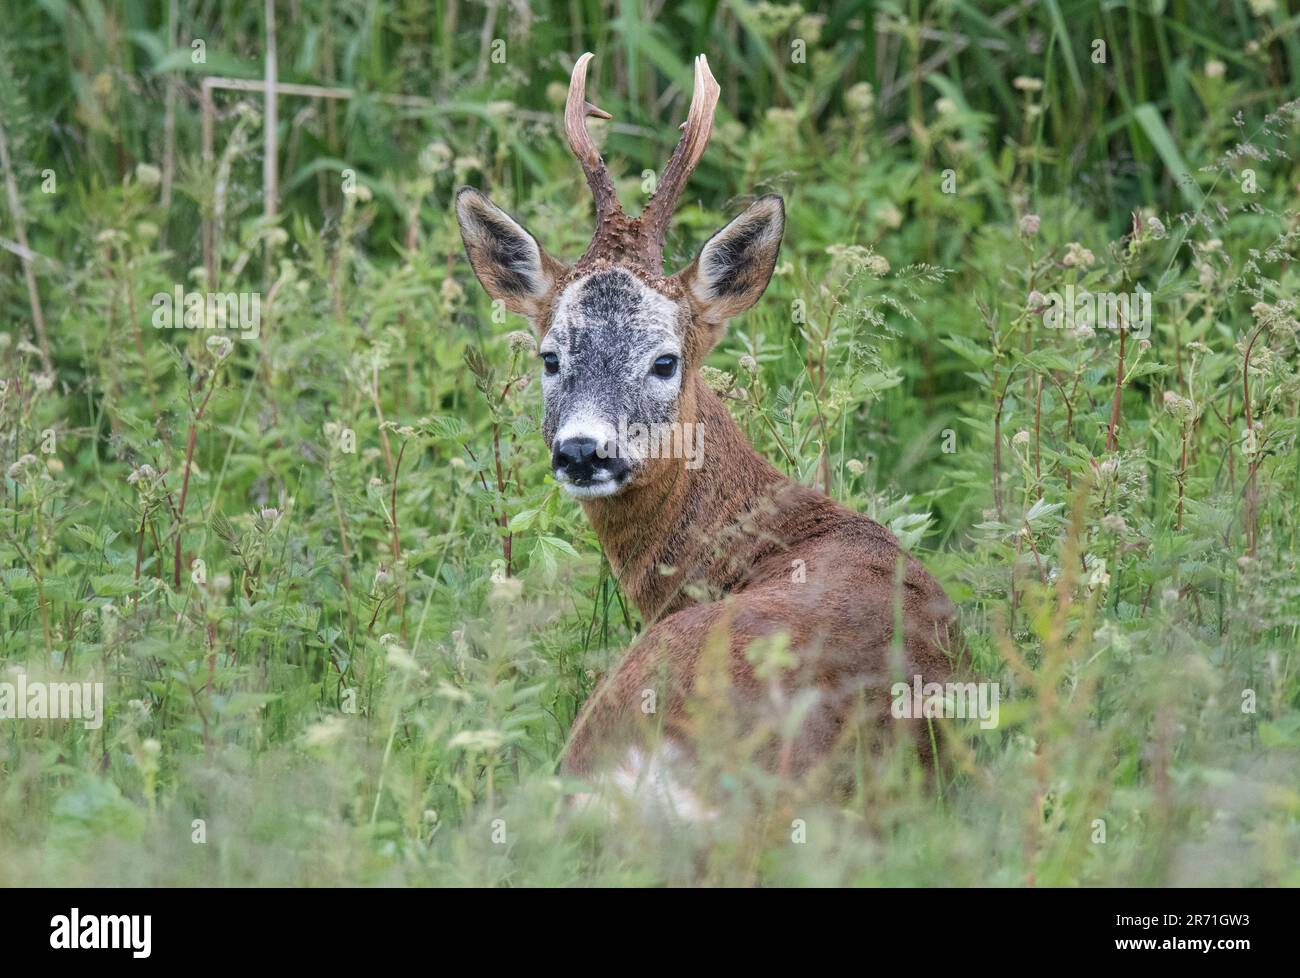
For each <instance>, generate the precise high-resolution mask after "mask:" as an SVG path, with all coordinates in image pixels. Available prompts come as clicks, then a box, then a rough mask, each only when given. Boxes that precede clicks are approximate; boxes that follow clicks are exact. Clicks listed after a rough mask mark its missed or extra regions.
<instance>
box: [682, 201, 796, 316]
mask: <svg viewBox="0 0 1300 978" xmlns="http://www.w3.org/2000/svg"><path fill="white" fill-rule="evenodd" d="M784 231H785V204H784V203H783V202H782V201H781V198H780V197H778V196H777V195H776V194H768V195H767V196H766V197H760V198H758V200H756V201H754V203H752V204H750V205H749V207H748V209H747V210H746V211H745V212H744V213H743V214H741V215H740V216H739V217H737V218H735V219H734V220H733V221H732V222H731V223H730V224H728V225H727V226H726V227H724V228H723V229H722V230H721V231H719V232H718V233H717V234H715V235H714V236H713V237H711V238H710V239H709V240H708V243H707V244H705V246H704V248H703V249H702V250H701V251H700V255H699V257H698V258H696V259H695V261H694V262H692V263H691V264H690V265H689V266H688V267H687V268H685V269H683V270H682V272H681V273H680V276H681V280H682V283H683V284H684V285H685V286H686V291H687V294H688V295H689V296H690V298H691V305H692V307H693V308H694V310H695V316H696V318H697V319H698V320H700V321H702V322H704V323H707V324H709V325H712V326H715V327H717V328H718V330H717V331H718V332H719V333H720V332H721V327H722V325H723V324H724V323H725V322H726V321H727V320H728V319H730V318H731V317H732V316H738V315H740V314H741V313H742V312H744V311H745V310H746V309H748V308H749V307H750V306H752V305H753V304H754V303H755V302H757V301H758V298H759V296H761V295H762V294H763V290H764V289H766V288H767V283H768V282H769V281H770V280H771V278H772V270H773V269H774V268H775V267H776V256H777V253H778V252H779V251H780V249H781V235H782V233H783V232H784Z"/></svg>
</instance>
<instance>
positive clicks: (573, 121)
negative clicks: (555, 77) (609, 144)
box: [564, 52, 623, 225]
mask: <svg viewBox="0 0 1300 978" xmlns="http://www.w3.org/2000/svg"><path fill="white" fill-rule="evenodd" d="M593 57H595V55H593V54H592V53H591V52H587V53H586V54H584V55H583V56H582V57H581V58H579V59H578V62H577V64H575V65H574V66H573V75H572V77H571V78H570V79H569V98H568V100H567V101H566V102H565V103H564V138H565V139H566V140H568V143H569V149H571V150H573V155H574V156H576V157H577V158H578V162H579V163H580V164H581V165H582V172H583V173H585V174H586V175H587V186H589V187H590V188H591V195H592V196H593V197H595V198H596V222H597V224H598V225H601V224H604V223H605V221H606V219H607V217H608V216H609V215H610V214H621V213H622V211H623V208H622V207H621V206H620V205H619V202H618V195H617V194H616V193H615V192H614V181H613V180H612V179H611V178H610V175H609V168H608V167H606V166H605V161H604V160H603V159H601V156H600V151H599V150H597V149H596V144H595V143H593V142H592V141H591V133H589V132H587V120H586V117H587V116H589V115H592V116H595V117H596V118H598V119H612V118H614V117H613V116H612V115H610V114H609V113H608V112H606V111H605V110H604V109H601V108H597V107H596V106H595V105H592V104H591V103H590V102H588V101H587V65H588V64H589V63H590V62H591V59H592V58H593Z"/></svg>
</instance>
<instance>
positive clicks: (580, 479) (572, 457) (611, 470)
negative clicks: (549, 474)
mask: <svg viewBox="0 0 1300 978" xmlns="http://www.w3.org/2000/svg"><path fill="white" fill-rule="evenodd" d="M551 465H552V466H553V467H554V468H555V469H556V470H557V471H561V472H563V473H564V474H565V475H566V476H568V478H569V479H571V480H572V481H574V482H576V483H579V484H584V483H590V482H596V481H601V482H603V481H606V479H611V478H612V479H615V480H617V479H619V478H621V477H622V476H623V475H624V474H625V473H626V472H627V463H626V462H624V461H623V460H622V459H621V458H619V457H618V456H617V453H616V452H613V451H610V450H609V448H608V446H605V447H602V446H600V445H598V444H597V443H596V439H594V438H566V439H565V440H564V441H559V442H556V443H555V447H554V449H552V451H551Z"/></svg>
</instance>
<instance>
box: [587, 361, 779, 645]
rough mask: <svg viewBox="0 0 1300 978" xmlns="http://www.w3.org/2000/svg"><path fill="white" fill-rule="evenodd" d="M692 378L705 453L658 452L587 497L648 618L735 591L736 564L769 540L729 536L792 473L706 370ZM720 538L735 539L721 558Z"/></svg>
mask: <svg viewBox="0 0 1300 978" xmlns="http://www.w3.org/2000/svg"><path fill="white" fill-rule="evenodd" d="M689 382H690V384H691V385H692V386H691V388H690V389H689V391H687V392H684V396H683V398H682V399H681V401H680V402H679V418H678V420H679V421H680V422H682V423H683V424H685V423H686V422H690V423H691V424H692V425H694V426H699V435H698V437H699V439H700V441H699V442H698V443H696V444H698V445H699V448H700V449H701V450H700V452H699V454H698V456H697V461H694V462H690V461H688V459H686V458H660V459H655V460H652V461H650V462H649V463H648V465H647V469H646V471H645V472H643V473H642V475H641V476H640V477H639V478H638V479H637V481H636V483H635V484H633V485H632V486H629V487H628V488H627V489H625V490H624V491H623V492H621V493H619V494H618V495H617V496H611V497H608V498H600V499H591V500H583V503H582V507H583V509H584V510H585V511H586V513H587V518H588V520H589V521H590V522H591V524H592V527H593V528H594V529H595V531H596V535H597V537H598V538H599V539H600V543H601V548H602V549H603V550H604V553H605V556H606V558H607V559H608V560H609V563H610V567H611V569H612V570H613V572H614V575H615V577H616V578H617V579H618V582H619V586H620V587H621V588H622V589H623V593H624V594H626V595H627V596H628V597H630V598H631V599H632V601H633V602H634V603H635V604H636V606H637V608H638V610H639V611H640V612H641V614H642V617H643V618H644V619H645V620H646V622H647V623H650V622H652V621H654V620H657V619H658V618H660V617H662V616H663V615H665V614H669V613H671V612H673V611H676V610H678V609H679V608H681V607H685V606H687V605H689V604H692V603H694V602H695V601H696V600H698V599H699V596H700V594H701V590H703V591H709V592H714V593H716V592H725V591H728V590H730V584H731V583H732V582H731V580H730V578H731V577H732V576H733V575H734V568H735V567H736V566H744V565H745V564H746V561H747V558H748V556H750V555H749V554H748V553H747V551H748V550H749V549H753V550H755V551H756V550H757V549H758V548H759V547H760V546H761V543H760V542H759V541H757V540H755V539H753V538H752V537H743V536H742V537H737V538H730V537H728V536H727V533H728V529H729V528H731V527H734V526H735V525H736V524H737V523H738V522H739V521H740V520H741V519H742V518H743V517H744V516H745V515H746V514H747V513H750V512H752V511H754V510H755V509H757V508H758V507H760V506H761V505H763V501H764V499H765V498H767V499H770V498H771V495H772V487H773V485H774V484H776V483H782V482H785V481H786V480H785V477H784V476H782V475H781V474H780V473H779V472H777V471H776V469H774V468H773V467H772V466H771V465H770V464H769V463H768V462H767V460H766V459H764V458H763V457H762V456H760V455H759V454H758V453H757V452H755V451H754V449H753V448H752V447H751V446H750V444H749V442H748V440H747V439H746V438H745V435H744V433H743V432H742V431H741V430H740V427H739V425H737V424H736V422H735V421H734V420H732V417H731V414H730V413H729V412H728V411H727V408H726V406H725V405H724V404H723V403H722V401H721V399H720V398H719V397H718V396H717V395H716V394H714V393H713V391H711V390H709V388H708V387H707V386H706V385H705V384H704V383H703V381H701V380H700V378H699V376H698V374H692V375H691V378H690V381H689ZM684 439H685V436H684ZM688 443H689V441H688ZM720 540H728V543H727V544H726V549H727V555H726V556H727V559H726V560H719V559H718V549H719V541H720Z"/></svg>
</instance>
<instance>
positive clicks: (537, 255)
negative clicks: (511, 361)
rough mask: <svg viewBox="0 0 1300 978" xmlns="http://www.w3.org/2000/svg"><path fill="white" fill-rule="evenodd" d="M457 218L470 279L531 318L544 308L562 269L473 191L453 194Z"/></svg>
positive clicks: (465, 189)
mask: <svg viewBox="0 0 1300 978" xmlns="http://www.w3.org/2000/svg"><path fill="white" fill-rule="evenodd" d="M456 219H457V220H458V221H459V222H460V236H461V238H462V239H463V240H464V242H465V254H466V255H467V256H468V257H469V263H470V265H471V266H472V267H473V269H474V274H475V275H477V276H478V280H479V281H480V282H481V283H483V288H484V289H485V290H486V291H487V294H488V295H490V296H491V297H492V298H493V299H498V300H500V301H501V302H502V303H504V304H505V307H506V308H507V309H509V310H510V311H511V312H515V313H519V314H520V315H521V316H527V317H528V318H529V319H534V318H536V317H537V316H539V315H540V314H541V313H542V312H543V310H544V309H545V308H546V306H547V304H548V303H549V301H550V298H551V290H552V289H553V288H554V286H555V283H556V281H557V280H558V279H559V277H560V275H561V274H562V273H563V272H564V266H563V265H562V264H560V262H558V261H556V260H555V259H554V258H552V257H551V256H550V255H548V254H547V253H546V252H544V251H543V250H542V249H541V247H540V246H539V245H538V244H537V240H536V239H535V238H534V237H533V236H532V235H531V234H529V233H528V232H527V231H525V230H524V228H523V226H522V225H521V224H520V223H519V222H518V221H516V220H515V219H514V218H513V217H511V216H510V215H509V214H507V213H506V212H505V211H503V210H502V209H501V208H500V207H498V206H497V205H496V204H494V203H492V201H491V200H489V199H488V198H487V196H486V195H484V194H481V193H479V192H478V191H477V190H475V189H473V188H472V187H462V188H461V189H460V190H458V191H457V192H456Z"/></svg>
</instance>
